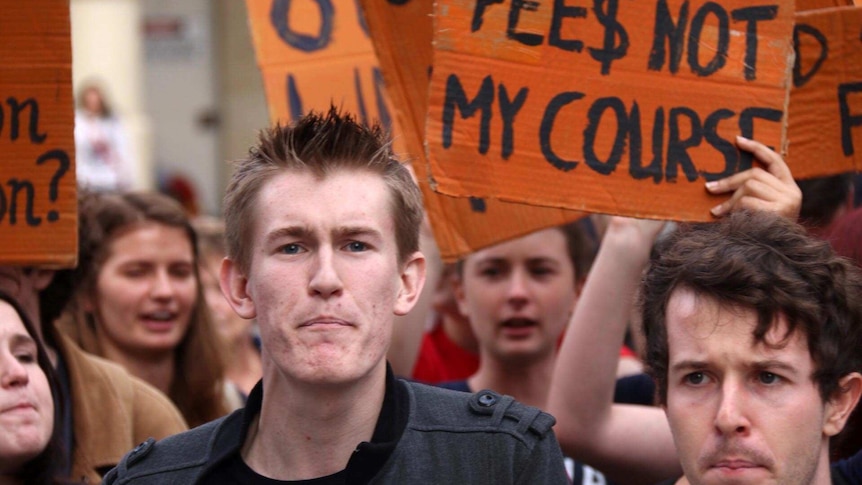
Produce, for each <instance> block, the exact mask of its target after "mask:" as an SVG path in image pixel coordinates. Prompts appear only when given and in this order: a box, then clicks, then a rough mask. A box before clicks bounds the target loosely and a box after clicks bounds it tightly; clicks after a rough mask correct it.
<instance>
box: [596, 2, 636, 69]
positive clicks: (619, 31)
mask: <svg viewBox="0 0 862 485" xmlns="http://www.w3.org/2000/svg"><path fill="white" fill-rule="evenodd" d="M603 6H604V8H603ZM618 10H619V0H594V4H593V11H594V12H595V13H596V18H598V19H599V22H601V24H602V26H604V28H605V38H604V45H603V46H602V48H601V49H598V48H594V47H590V55H591V56H592V57H593V59H595V60H597V61H599V63H601V65H602V75H604V76H607V75H608V74H610V73H611V63H612V62H613V61H615V60H617V59H622V58H623V57H625V55H626V52H628V48H629V34H628V32H626V29H625V28H624V27H623V25H622V24H621V23H619V21H618V20H617V11H618ZM618 38H619V42H617V39H618Z"/></svg>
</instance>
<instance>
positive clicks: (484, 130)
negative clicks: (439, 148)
mask: <svg viewBox="0 0 862 485" xmlns="http://www.w3.org/2000/svg"><path fill="white" fill-rule="evenodd" d="M493 102H494V82H493V80H492V79H491V76H490V75H489V76H486V77H485V78H484V79H483V80H482V85H481V86H480V87H479V92H478V93H476V96H475V97H474V98H473V100H472V101H469V100H468V99H467V93H465V92H464V87H463V86H462V85H461V80H460V79H458V76H457V75H455V74H450V75H449V77H448V79H447V80H446V97H445V99H444V101H443V148H449V147H450V146H452V128H453V126H454V124H455V108H456V106H457V108H458V110H459V111H460V112H461V119H466V118H469V117H471V116H473V114H474V113H475V112H476V111H477V110H482V117H481V121H480V128H479V153H482V154H484V153H488V147H489V146H490V144H491V134H490V132H491V130H490V126H491V105H492V104H493Z"/></svg>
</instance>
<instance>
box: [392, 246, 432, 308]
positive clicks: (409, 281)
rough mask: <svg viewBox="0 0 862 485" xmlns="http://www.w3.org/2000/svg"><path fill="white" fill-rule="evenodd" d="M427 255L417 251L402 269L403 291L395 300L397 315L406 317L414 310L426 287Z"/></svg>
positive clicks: (401, 290) (400, 291)
mask: <svg viewBox="0 0 862 485" xmlns="http://www.w3.org/2000/svg"><path fill="white" fill-rule="evenodd" d="M425 266H426V261H425V255H423V254H422V253H421V252H419V251H416V252H415V253H413V254H412V255H410V257H409V258H407V261H406V262H405V263H404V265H403V266H402V268H401V289H400V290H399V291H398V298H397V299H396V300H395V309H394V312H395V314H396V315H406V314H407V313H408V312H410V310H411V309H413V306H414V305H415V304H416V301H417V300H418V299H419V295H420V294H421V293H422V287H424V286H425Z"/></svg>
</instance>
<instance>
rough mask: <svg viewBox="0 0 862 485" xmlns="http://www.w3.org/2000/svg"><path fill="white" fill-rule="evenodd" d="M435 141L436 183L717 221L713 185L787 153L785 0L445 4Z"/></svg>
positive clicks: (432, 129) (441, 7)
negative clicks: (766, 150)
mask: <svg viewBox="0 0 862 485" xmlns="http://www.w3.org/2000/svg"><path fill="white" fill-rule="evenodd" d="M436 5H437V6H436V9H437V10H436V15H435V21H436V25H435V29H434V32H435V38H434V70H433V75H432V78H431V86H430V102H429V110H428V122H427V125H426V137H427V143H428V152H429V162H430V165H431V172H432V175H433V177H434V181H435V182H436V184H437V185H436V189H437V190H439V191H440V192H442V193H446V194H451V195H459V196H474V197H496V198H500V199H504V200H510V201H518V202H524V203H529V204H536V205H545V206H553V207H567V208H572V209H578V210H588V211H596V212H605V213H612V214H623V215H629V216H636V217H655V218H669V219H677V220H709V218H710V215H709V208H710V207H713V206H715V205H716V204H717V203H718V202H720V201H721V200H724V198H723V197H713V196H710V195H708V194H707V192H706V191H705V189H704V183H705V182H706V181H709V180H715V179H718V178H722V177H725V176H728V175H730V174H733V173H736V172H738V171H740V170H744V169H746V168H749V167H751V166H752V164H753V161H752V157H751V155H750V154H748V153H745V152H742V153H740V152H739V151H738V150H737V149H736V148H735V146H734V144H733V140H734V137H735V135H737V134H742V135H743V136H747V137H749V138H754V139H757V140H759V141H762V142H764V143H766V144H767V145H770V146H774V147H776V148H777V149H778V150H781V149H782V147H783V144H784V140H785V139H784V128H785V119H784V109H785V106H786V105H787V103H788V90H789V86H788V84H789V83H788V82H787V80H788V79H789V75H790V70H791V68H792V60H793V50H792V42H791V37H792V29H793V15H794V11H793V9H794V6H793V2H792V1H790V0H780V1H778V0H776V1H751V0H725V1H722V2H709V1H702V0H699V1H681V0H651V1H643V2H640V1H639V2H626V3H625V4H622V3H621V2H619V1H618V0H593V1H588V0H571V1H567V2H550V1H544V0H524V1H520V0H504V1H502V2H489V1H482V0H469V1H461V0H459V1H453V0H440V1H439V2H438V3H437V4H436Z"/></svg>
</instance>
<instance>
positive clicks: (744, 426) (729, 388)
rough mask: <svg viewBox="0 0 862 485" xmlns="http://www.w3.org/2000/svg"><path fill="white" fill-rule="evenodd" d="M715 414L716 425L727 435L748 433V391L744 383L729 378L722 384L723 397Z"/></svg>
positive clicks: (749, 424)
mask: <svg viewBox="0 0 862 485" xmlns="http://www.w3.org/2000/svg"><path fill="white" fill-rule="evenodd" d="M720 399H721V400H720V402H719V404H718V409H717V410H716V414H715V427H716V429H717V430H718V431H719V432H720V433H722V434H725V435H731V434H746V433H748V431H749V429H750V427H751V423H750V422H749V420H748V401H749V399H748V392H747V390H746V388H745V386H744V384H743V383H741V382H737V381H736V380H727V381H725V382H724V383H723V384H722V388H721V398H720Z"/></svg>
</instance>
